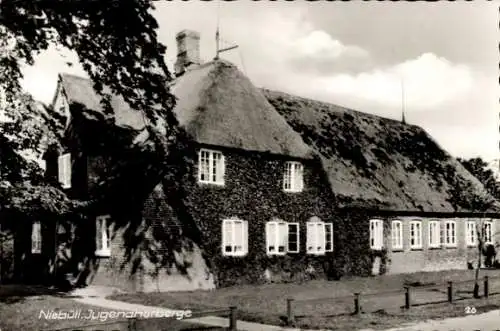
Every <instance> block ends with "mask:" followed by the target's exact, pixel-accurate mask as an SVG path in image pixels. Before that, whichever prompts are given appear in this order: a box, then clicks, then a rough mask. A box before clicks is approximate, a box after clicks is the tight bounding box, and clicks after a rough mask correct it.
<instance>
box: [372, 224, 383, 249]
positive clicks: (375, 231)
mask: <svg viewBox="0 0 500 331" xmlns="http://www.w3.org/2000/svg"><path fill="white" fill-rule="evenodd" d="M383 247H384V221H383V220H380V219H373V220H370V248H371V249H375V250H381V249H382V248H383Z"/></svg>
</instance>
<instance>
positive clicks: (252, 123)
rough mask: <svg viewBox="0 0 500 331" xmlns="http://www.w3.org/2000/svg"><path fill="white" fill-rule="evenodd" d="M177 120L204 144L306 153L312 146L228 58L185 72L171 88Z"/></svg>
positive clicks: (299, 156)
mask: <svg viewBox="0 0 500 331" xmlns="http://www.w3.org/2000/svg"><path fill="white" fill-rule="evenodd" d="M171 91H172V93H173V94H174V95H175V96H176V97H177V105H176V107H175V109H174V111H175V113H176V115H177V118H178V120H179V123H180V124H181V126H184V127H185V128H186V130H187V132H188V133H189V134H191V135H192V136H193V137H194V139H195V140H196V141H197V142H199V143H203V144H208V145H215V146H224V147H230V148H239V149H244V150H247V151H258V152H269V153H273V154H280V155H287V156H292V157H298V158H309V157H310V156H311V149H310V148H309V147H308V146H307V145H306V144H305V143H304V142H303V140H302V138H301V137H300V135H299V134H297V133H296V132H295V131H293V130H292V128H290V126H289V125H288V124H287V123H286V121H285V120H284V119H283V117H281V116H280V115H279V114H278V113H277V112H276V111H275V110H274V108H273V107H272V106H271V105H270V104H269V102H268V101H267V99H266V98H265V97H264V95H263V94H262V92H261V91H260V89H258V88H256V87H255V86H254V85H253V84H252V82H251V81H250V80H249V79H248V78H247V77H246V76H245V75H244V74H243V73H242V72H240V71H239V70H238V68H237V67H236V66H235V65H233V64H231V63H229V62H226V61H222V60H218V61H213V62H209V63H206V64H203V65H201V66H199V67H198V68H196V69H192V70H189V71H187V72H186V73H185V74H183V75H182V76H181V77H179V78H178V79H177V80H176V81H175V82H174V83H173V84H172V87H171Z"/></svg>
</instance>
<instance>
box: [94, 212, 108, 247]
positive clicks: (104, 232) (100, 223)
mask: <svg viewBox="0 0 500 331" xmlns="http://www.w3.org/2000/svg"><path fill="white" fill-rule="evenodd" d="M109 219H110V216H109V215H105V216H98V217H97V218H96V233H95V239H96V251H95V255H96V256H103V257H104V256H111V246H110V243H111V230H110V224H109V223H110V222H109Z"/></svg>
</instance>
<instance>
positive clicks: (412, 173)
mask: <svg viewBox="0 0 500 331" xmlns="http://www.w3.org/2000/svg"><path fill="white" fill-rule="evenodd" d="M263 92H264V94H265V95H266V97H267V99H268V100H269V102H270V103H271V104H272V105H273V106H274V108H275V109H276V110H277V111H278V112H279V113H280V114H281V115H282V116H283V117H284V118H285V119H286V121H287V122H288V124H289V125H290V126H291V127H292V128H293V129H294V130H295V131H296V132H298V133H300V135H301V136H302V138H303V139H304V141H305V142H306V143H307V144H308V145H309V146H311V147H312V148H313V149H314V150H315V151H316V152H317V153H318V154H319V155H320V157H321V159H322V162H323V165H324V169H325V171H326V173H327V176H328V179H329V182H330V185H331V188H332V191H333V192H334V194H335V195H336V196H337V197H338V199H339V202H340V204H341V205H343V206H360V207H365V208H376V209H388V210H389V209H390V210H415V211H429V212H454V211H479V210H477V209H482V208H484V205H488V204H489V203H490V202H491V201H492V198H491V197H490V196H489V195H488V194H487V193H486V190H485V189H484V187H483V185H482V184H481V183H480V182H479V181H478V180H477V179H476V178H475V177H473V176H472V175H471V174H470V173H469V172H468V171H467V170H466V169H465V168H464V167H463V166H462V165H461V164H460V163H459V162H458V161H457V160H456V159H454V158H453V157H452V156H450V155H449V154H448V153H446V152H445V151H444V150H443V149H442V148H441V147H440V146H439V145H438V144H437V143H436V142H435V141H434V140H433V139H432V138H431V137H430V136H429V135H428V134H427V133H426V132H425V131H424V130H423V129H421V128H420V127H417V126H415V125H408V124H404V123H401V122H399V121H395V120H391V119H386V118H382V117H378V116H374V115H370V114H366V113H361V112H358V111H354V110H351V109H346V108H343V107H340V106H336V105H333V104H329V103H325V102H320V101H314V100H309V99H305V98H300V97H296V96H292V95H289V94H285V93H281V92H274V91H269V90H263ZM474 205H475V206H474ZM490 210H491V209H490Z"/></svg>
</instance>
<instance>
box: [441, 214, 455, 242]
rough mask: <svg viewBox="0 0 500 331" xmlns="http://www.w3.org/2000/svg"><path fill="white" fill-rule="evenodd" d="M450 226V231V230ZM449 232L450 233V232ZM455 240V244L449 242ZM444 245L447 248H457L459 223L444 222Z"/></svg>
mask: <svg viewBox="0 0 500 331" xmlns="http://www.w3.org/2000/svg"><path fill="white" fill-rule="evenodd" d="M448 226H449V229H448ZM448 230H449V231H448ZM450 238H451V239H453V242H451V241H450V242H448V241H449V239H450ZM443 241H444V242H443V245H444V246H445V247H457V222H456V221H450V220H448V221H445V222H444V240H443Z"/></svg>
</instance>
